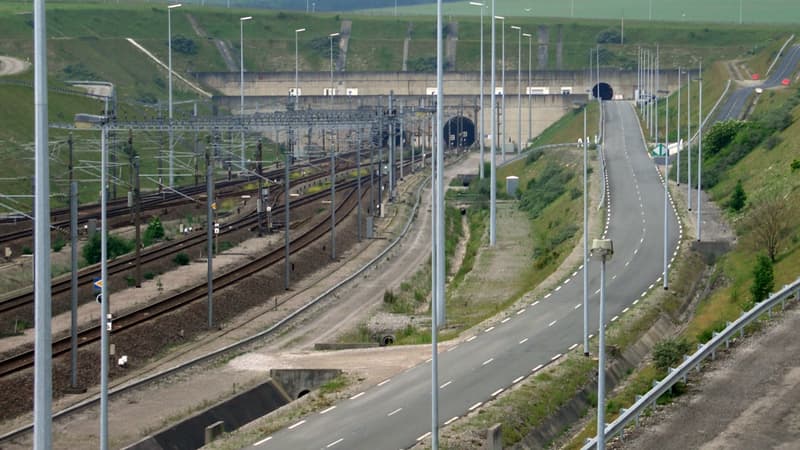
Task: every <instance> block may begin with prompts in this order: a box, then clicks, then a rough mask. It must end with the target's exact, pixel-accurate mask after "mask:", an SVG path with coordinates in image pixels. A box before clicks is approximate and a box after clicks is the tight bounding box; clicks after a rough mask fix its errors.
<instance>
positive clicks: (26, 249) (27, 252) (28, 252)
mask: <svg viewBox="0 0 800 450" xmlns="http://www.w3.org/2000/svg"><path fill="white" fill-rule="evenodd" d="M22 254H23V255H32V254H33V250H31V248H30V247H28V246H27V245H25V246H23V247H22Z"/></svg>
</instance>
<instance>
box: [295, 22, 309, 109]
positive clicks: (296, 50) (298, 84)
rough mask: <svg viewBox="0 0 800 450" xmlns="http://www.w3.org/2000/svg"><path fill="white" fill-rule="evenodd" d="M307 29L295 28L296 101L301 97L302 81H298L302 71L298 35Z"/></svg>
mask: <svg viewBox="0 0 800 450" xmlns="http://www.w3.org/2000/svg"><path fill="white" fill-rule="evenodd" d="M304 31H306V29H305V28H298V29H296V30H294V102H295V104H296V103H297V97H299V92H298V91H299V89H300V83H299V81H298V74H299V73H300V59H299V53H298V45H297V35H298V34H300V33H302V32H304Z"/></svg>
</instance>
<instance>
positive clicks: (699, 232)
mask: <svg viewBox="0 0 800 450" xmlns="http://www.w3.org/2000/svg"><path fill="white" fill-rule="evenodd" d="M697 81H698V83H699V84H700V88H699V89H700V93H699V94H698V106H697V123H698V125H697V242H700V239H701V236H702V227H703V223H702V222H700V207H701V203H700V189H701V187H702V180H703V61H700V72H698V78H697Z"/></svg>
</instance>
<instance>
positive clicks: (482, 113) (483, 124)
mask: <svg viewBox="0 0 800 450" xmlns="http://www.w3.org/2000/svg"><path fill="white" fill-rule="evenodd" d="M469 4H470V5H472V6H478V7H480V8H481V106H480V108H481V123H480V139H479V141H480V149H481V163H480V167H479V168H478V171H479V173H480V178H481V180H482V179H483V166H484V164H483V161H484V159H483V137H484V136H485V135H486V130H485V128H486V127H485V122H486V120H485V119H484V117H486V113H485V112H484V109H483V10H484V9H485V6H486V5H484V4H483V3H480V2H469ZM492 88H493V89H494V86H492Z"/></svg>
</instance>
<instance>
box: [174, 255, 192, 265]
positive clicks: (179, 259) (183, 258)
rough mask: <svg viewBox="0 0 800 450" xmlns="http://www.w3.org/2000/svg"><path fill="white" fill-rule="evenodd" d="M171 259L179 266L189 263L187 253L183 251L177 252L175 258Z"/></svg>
mask: <svg viewBox="0 0 800 450" xmlns="http://www.w3.org/2000/svg"><path fill="white" fill-rule="evenodd" d="M173 261H174V262H175V264H177V265H179V266H185V265H188V264H189V255H187V254H186V253H183V252H181V253H178V254H177V255H175V259H173Z"/></svg>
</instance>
